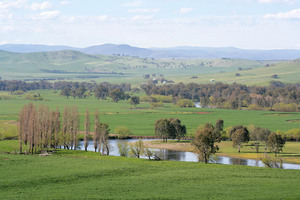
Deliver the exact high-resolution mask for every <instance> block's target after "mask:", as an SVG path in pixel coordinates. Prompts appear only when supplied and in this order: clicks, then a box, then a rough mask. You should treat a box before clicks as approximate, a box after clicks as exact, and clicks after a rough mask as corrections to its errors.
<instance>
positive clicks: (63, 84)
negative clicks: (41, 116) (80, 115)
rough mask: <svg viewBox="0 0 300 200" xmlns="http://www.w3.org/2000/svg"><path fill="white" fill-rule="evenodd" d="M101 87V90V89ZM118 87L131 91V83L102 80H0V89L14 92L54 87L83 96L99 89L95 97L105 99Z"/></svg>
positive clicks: (67, 93) (64, 94)
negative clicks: (100, 81) (52, 81)
mask: <svg viewBox="0 0 300 200" xmlns="http://www.w3.org/2000/svg"><path fill="white" fill-rule="evenodd" d="M102 88H103V90H104V92H102V91H103V90H101V89H102ZM117 88H119V89H120V90H122V91H131V84H128V83H122V84H111V83H108V82H103V83H100V84H97V83H95V82H91V83H87V82H71V81H57V82H54V83H50V82H48V81H35V82H26V81H18V80H11V81H9V80H0V91H7V92H11V93H13V92H15V91H22V92H27V91H31V90H39V89H54V90H62V93H61V95H63V96H67V97H69V96H71V97H74V98H75V97H78V98H84V95H87V94H86V92H87V91H90V92H96V91H97V90H99V91H101V92H99V94H97V95H95V96H96V97H99V98H102V99H105V98H106V97H107V96H108V94H109V91H110V90H114V89H117ZM101 95H102V96H101Z"/></svg>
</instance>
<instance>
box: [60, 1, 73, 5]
mask: <svg viewBox="0 0 300 200" xmlns="http://www.w3.org/2000/svg"><path fill="white" fill-rule="evenodd" d="M69 4H71V3H70V2H69V1H61V2H60V5H62V6H66V5H69Z"/></svg>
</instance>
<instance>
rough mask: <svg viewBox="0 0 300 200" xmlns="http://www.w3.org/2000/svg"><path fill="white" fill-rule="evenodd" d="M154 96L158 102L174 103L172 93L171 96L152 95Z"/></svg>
mask: <svg viewBox="0 0 300 200" xmlns="http://www.w3.org/2000/svg"><path fill="white" fill-rule="evenodd" d="M151 97H152V98H155V99H156V100H157V101H158V102H159V101H161V102H163V103H172V102H173V97H172V96H171V95H169V96H164V95H159V94H156V95H151Z"/></svg>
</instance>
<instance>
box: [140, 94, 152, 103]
mask: <svg viewBox="0 0 300 200" xmlns="http://www.w3.org/2000/svg"><path fill="white" fill-rule="evenodd" d="M150 99H151V98H150V97H149V96H147V95H145V96H142V97H141V98H140V101H141V102H150Z"/></svg>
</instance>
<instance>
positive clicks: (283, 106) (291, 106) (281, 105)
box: [273, 103, 297, 112]
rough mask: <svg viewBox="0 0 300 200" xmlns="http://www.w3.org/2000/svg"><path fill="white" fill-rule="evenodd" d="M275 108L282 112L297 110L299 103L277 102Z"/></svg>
mask: <svg viewBox="0 0 300 200" xmlns="http://www.w3.org/2000/svg"><path fill="white" fill-rule="evenodd" d="M273 110H275V111H281V112H296V111H297V104H295V103H290V104H285V103H276V104H275V105H274V106H273Z"/></svg>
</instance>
